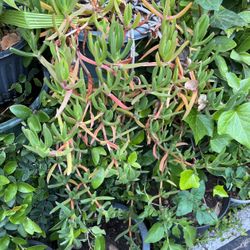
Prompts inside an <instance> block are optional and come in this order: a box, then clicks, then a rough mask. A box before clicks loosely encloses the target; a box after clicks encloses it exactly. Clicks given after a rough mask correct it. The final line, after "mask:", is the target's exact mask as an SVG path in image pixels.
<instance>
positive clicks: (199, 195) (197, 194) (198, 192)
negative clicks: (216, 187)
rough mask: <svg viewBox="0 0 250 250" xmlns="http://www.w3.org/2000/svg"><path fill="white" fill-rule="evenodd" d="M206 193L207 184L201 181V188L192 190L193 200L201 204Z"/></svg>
mask: <svg viewBox="0 0 250 250" xmlns="http://www.w3.org/2000/svg"><path fill="white" fill-rule="evenodd" d="M205 191H206V185H205V182H204V181H203V180H202V181H200V186H199V187H198V188H192V190H191V194H192V196H193V199H194V200H195V201H197V202H199V201H200V200H202V199H203V198H204V195H205Z"/></svg>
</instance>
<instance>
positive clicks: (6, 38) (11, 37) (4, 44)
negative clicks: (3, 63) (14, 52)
mask: <svg viewBox="0 0 250 250" xmlns="http://www.w3.org/2000/svg"><path fill="white" fill-rule="evenodd" d="M0 38H1V39H0V51H4V50H7V49H9V48H10V47H12V46H13V45H15V44H17V43H18V42H19V41H20V40H21V37H20V36H19V35H18V34H17V33H16V32H13V31H11V30H9V31H3V34H2V35H1V36H0Z"/></svg>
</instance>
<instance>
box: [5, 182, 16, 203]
mask: <svg viewBox="0 0 250 250" xmlns="http://www.w3.org/2000/svg"><path fill="white" fill-rule="evenodd" d="M16 194H17V185H16V183H11V184H9V185H8V186H7V188H6V189H5V192H4V201H5V202H6V203H8V202H10V201H12V200H13V199H14V198H15V197H16Z"/></svg>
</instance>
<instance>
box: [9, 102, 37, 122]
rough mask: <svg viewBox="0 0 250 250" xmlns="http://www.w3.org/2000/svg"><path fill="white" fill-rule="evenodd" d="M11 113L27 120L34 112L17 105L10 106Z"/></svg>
mask: <svg viewBox="0 0 250 250" xmlns="http://www.w3.org/2000/svg"><path fill="white" fill-rule="evenodd" d="M10 111H11V112H12V113H13V114H14V115H15V116H16V117H17V118H20V119H23V120H24V119H27V118H28V117H29V116H30V115H31V114H32V110H31V109H30V108H28V107H26V106H24V105H22V104H16V105H12V106H10Z"/></svg>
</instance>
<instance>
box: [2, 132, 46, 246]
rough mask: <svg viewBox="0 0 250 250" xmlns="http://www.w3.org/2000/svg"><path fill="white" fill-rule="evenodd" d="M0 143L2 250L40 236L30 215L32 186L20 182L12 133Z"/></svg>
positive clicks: (33, 189)
mask: <svg viewBox="0 0 250 250" xmlns="http://www.w3.org/2000/svg"><path fill="white" fill-rule="evenodd" d="M0 142H1V144H0V145H1V155H0V166H1V169H0V170H1V175H0V179H1V188H0V189H1V190H0V197H1V201H0V204H1V213H0V214H1V216H0V220H1V232H2V233H1V238H0V246H1V249H10V248H12V247H21V248H23V249H24V248H25V246H26V245H27V240H26V239H27V238H28V237H29V236H33V235H39V234H40V235H43V236H44V233H43V231H42V229H41V228H40V227H39V226H38V225H37V224H36V223H35V222H34V221H33V220H31V219H30V217H29V213H30V210H31V208H32V199H33V195H34V192H35V188H34V187H33V186H31V185H30V184H28V183H27V182H24V181H22V174H23V173H22V172H21V171H19V170H18V162H17V161H16V160H15V158H14V156H15V152H16V150H17V149H18V146H17V144H16V143H15V136H14V135H13V134H6V135H1V136H0Z"/></svg>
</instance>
